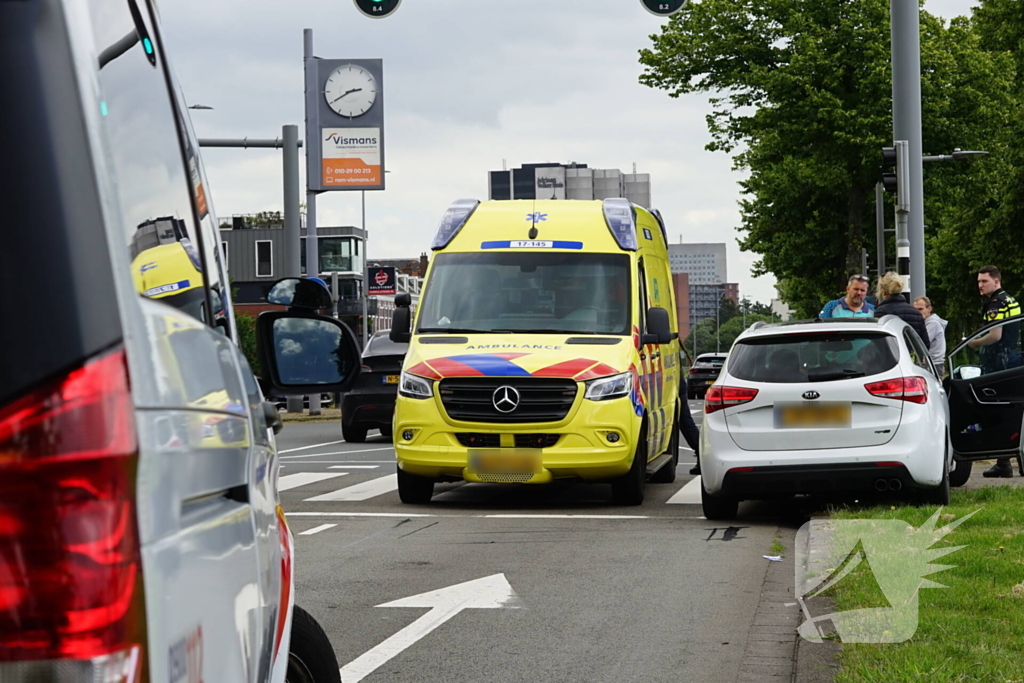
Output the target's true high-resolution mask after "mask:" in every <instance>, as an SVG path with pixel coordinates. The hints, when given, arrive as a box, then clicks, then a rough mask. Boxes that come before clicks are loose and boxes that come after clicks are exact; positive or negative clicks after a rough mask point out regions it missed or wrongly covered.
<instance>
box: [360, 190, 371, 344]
mask: <svg viewBox="0 0 1024 683" xmlns="http://www.w3.org/2000/svg"><path fill="white" fill-rule="evenodd" d="M360 194H361V195H363V223H362V226H363V279H362V282H363V348H364V349H365V348H366V344H367V342H368V341H369V336H370V335H369V329H368V328H369V322H370V319H369V318H368V317H367V312H368V309H369V307H370V293H369V289H368V285H369V284H370V283H369V282H367V281H366V272H367V271H366V264H367V263H369V261H368V260H367V254H368V253H369V252H368V251H367V250H368V249H369V243H370V233H369V232H368V231H367V230H366V190H363V191H361V192H360Z"/></svg>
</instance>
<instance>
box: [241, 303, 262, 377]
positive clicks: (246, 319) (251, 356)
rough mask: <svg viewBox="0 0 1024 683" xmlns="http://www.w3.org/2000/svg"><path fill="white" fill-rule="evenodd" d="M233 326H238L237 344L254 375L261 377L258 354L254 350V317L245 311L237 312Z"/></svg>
mask: <svg viewBox="0 0 1024 683" xmlns="http://www.w3.org/2000/svg"><path fill="white" fill-rule="evenodd" d="M235 326H236V327H237V328H238V346H239V347H240V348H241V349H242V353H243V354H245V359H246V360H247V361H249V367H250V368H252V372H253V374H254V375H256V376H258V377H263V371H262V367H261V366H260V360H259V354H258V353H257V351H256V318H255V317H254V316H251V315H248V314H246V313H239V314H237V315H236V316H235Z"/></svg>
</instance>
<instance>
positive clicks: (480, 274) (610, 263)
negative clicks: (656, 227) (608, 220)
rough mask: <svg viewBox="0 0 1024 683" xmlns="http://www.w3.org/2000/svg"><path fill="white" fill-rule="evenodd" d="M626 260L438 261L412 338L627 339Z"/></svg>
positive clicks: (517, 255) (537, 256) (567, 256)
mask: <svg viewBox="0 0 1024 683" xmlns="http://www.w3.org/2000/svg"><path fill="white" fill-rule="evenodd" d="M629 284H630V274H629V256H627V255H625V254H581V253H564V252H558V253H542V252H500V253H499V252H491V253H486V252H484V253H469V254H454V253H449V254H439V255H438V256H437V257H436V260H435V262H434V267H433V270H432V271H431V274H430V281H429V283H428V284H427V289H426V291H425V293H424V296H423V300H422V302H421V303H420V313H419V328H418V329H417V333H448V332H450V333H471V332H483V333H510V332H511V333H515V332H521V333H534V334H544V333H551V334H561V333H566V334H615V335H625V334H629V332H630V319H631V318H630V302H631V301H632V297H631V295H630V291H629V289H630V288H629Z"/></svg>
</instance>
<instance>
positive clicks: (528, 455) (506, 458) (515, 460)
mask: <svg viewBox="0 0 1024 683" xmlns="http://www.w3.org/2000/svg"><path fill="white" fill-rule="evenodd" d="M540 453H541V452H540V449H530V448H500V449H498V448H495V449H487V450H479V451H470V452H469V468H470V469H471V470H473V471H474V472H476V473H478V474H536V473H537V472H540V469H541V457H540Z"/></svg>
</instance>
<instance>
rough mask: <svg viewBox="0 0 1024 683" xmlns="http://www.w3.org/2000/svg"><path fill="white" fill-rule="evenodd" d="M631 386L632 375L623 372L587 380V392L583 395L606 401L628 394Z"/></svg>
mask: <svg viewBox="0 0 1024 683" xmlns="http://www.w3.org/2000/svg"><path fill="white" fill-rule="evenodd" d="M632 388H633V375H632V373H629V372H624V373H622V374H621V375H612V376H611V377H602V378H600V379H592V380H590V381H589V382H587V392H586V393H585V394H583V397H584V398H588V399H590V400H591V401H606V400H608V399H612V398H621V397H623V396H628V395H629V392H630V390H631V389H632Z"/></svg>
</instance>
